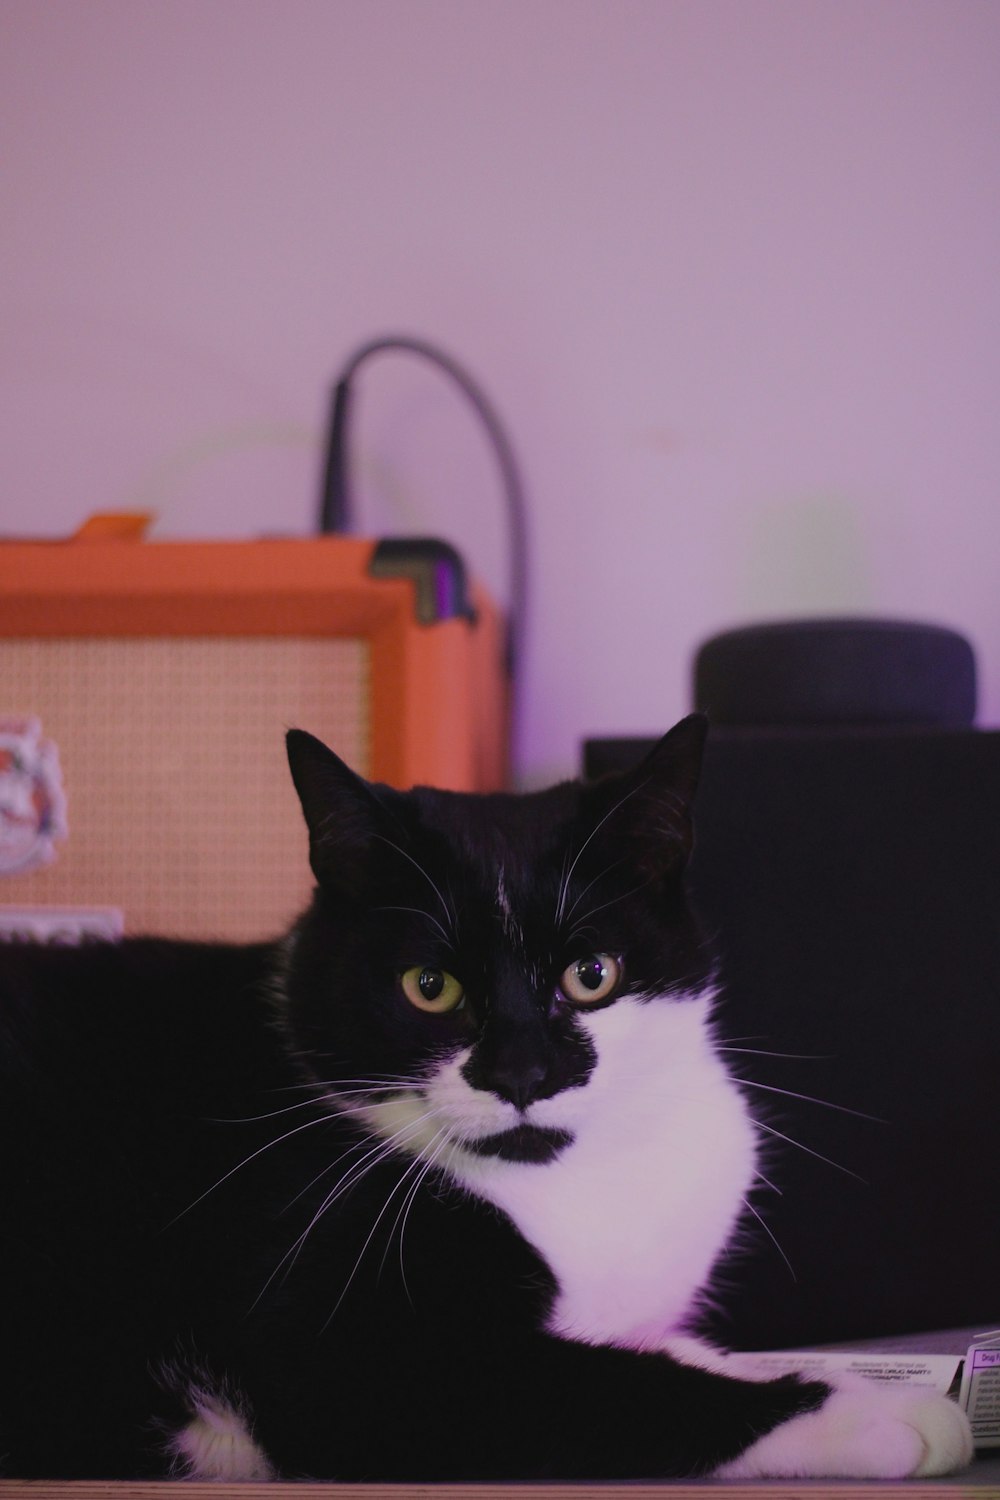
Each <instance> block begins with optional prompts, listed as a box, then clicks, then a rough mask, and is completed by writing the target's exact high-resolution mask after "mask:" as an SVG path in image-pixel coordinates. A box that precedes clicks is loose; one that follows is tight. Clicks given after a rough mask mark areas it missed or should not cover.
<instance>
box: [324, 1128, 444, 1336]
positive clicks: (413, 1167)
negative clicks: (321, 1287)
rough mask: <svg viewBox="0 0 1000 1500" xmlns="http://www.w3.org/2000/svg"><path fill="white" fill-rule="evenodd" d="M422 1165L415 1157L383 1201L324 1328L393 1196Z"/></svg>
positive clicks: (341, 1298)
mask: <svg viewBox="0 0 1000 1500" xmlns="http://www.w3.org/2000/svg"><path fill="white" fill-rule="evenodd" d="M420 1166H421V1158H420V1157H417V1158H415V1160H414V1161H413V1162H411V1163H410V1164H409V1165H408V1166H407V1168H406V1171H405V1172H404V1173H403V1174H402V1176H401V1177H400V1178H399V1181H398V1182H397V1183H396V1185H395V1187H394V1188H392V1190H391V1191H390V1192H389V1194H388V1195H387V1197H386V1200H385V1202H384V1203H383V1205H382V1207H381V1209H380V1210H379V1212H378V1214H377V1215H376V1217H375V1222H374V1223H373V1224H372V1227H371V1229H370V1230H369V1231H368V1235H367V1237H366V1239H365V1242H364V1244H363V1245H362V1247H361V1252H360V1254H359V1255H358V1258H357V1260H356V1261H355V1262H354V1266H353V1268H352V1270H351V1272H350V1275H349V1276H348V1278H347V1280H346V1282H345V1283H344V1289H343V1291H342V1292H341V1294H340V1296H339V1297H338V1298H337V1301H336V1302H335V1303H334V1306H333V1308H332V1310H331V1312H330V1315H329V1317H328V1318H327V1319H326V1321H325V1322H324V1324H323V1328H324V1329H326V1328H328V1327H329V1326H330V1324H331V1323H332V1322H333V1319H334V1318H335V1317H336V1316H337V1311H338V1309H339V1308H340V1306H341V1304H342V1303H343V1301H344V1298H345V1297H346V1296H347V1293H348V1292H349V1291H350V1288H351V1284H352V1283H353V1281H354V1278H355V1276H356V1275H357V1274H358V1270H359V1269H360V1266H361V1262H362V1261H363V1260H364V1258H365V1255H366V1254H367V1251H368V1247H369V1245H370V1244H371V1242H372V1240H373V1239H374V1237H375V1231H376V1230H377V1229H378V1226H379V1225H380V1224H381V1222H382V1220H383V1219H384V1218H385V1216H386V1214H387V1213H388V1211H389V1205H390V1204H391V1202H392V1200H393V1198H394V1197H395V1196H396V1194H397V1193H398V1192H399V1190H400V1188H401V1187H402V1185H403V1183H404V1182H405V1181H406V1179H407V1177H409V1176H410V1175H411V1173H412V1172H414V1171H417V1172H419V1168H420Z"/></svg>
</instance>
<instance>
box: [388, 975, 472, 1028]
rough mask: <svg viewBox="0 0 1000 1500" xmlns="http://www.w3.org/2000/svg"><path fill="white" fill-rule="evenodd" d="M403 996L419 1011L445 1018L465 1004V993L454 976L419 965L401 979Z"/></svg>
mask: <svg viewBox="0 0 1000 1500" xmlns="http://www.w3.org/2000/svg"><path fill="white" fill-rule="evenodd" d="M399 982H400V984H401V985H402V986H403V994H404V995H405V996H406V998H407V1000H409V1002H410V1004H411V1005H415V1006H416V1008H417V1010H425V1011H428V1012H429V1013H430V1014H431V1015H435V1016H443V1015H446V1014H447V1013H448V1011H451V1010H458V1009H459V1008H460V1006H462V1005H464V1004H465V991H464V990H463V988H462V986H461V985H460V984H459V982H458V980H457V979H456V978H455V976H454V974H449V973H447V972H446V971H445V970H444V969H432V968H430V967H429V966H427V965H420V964H418V965H417V966H416V967H415V968H413V969H407V971H406V973H405V974H403V975H402V976H401V978H400V981H399Z"/></svg>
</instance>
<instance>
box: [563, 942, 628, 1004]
mask: <svg viewBox="0 0 1000 1500" xmlns="http://www.w3.org/2000/svg"><path fill="white" fill-rule="evenodd" d="M621 977H622V966H621V963H620V962H619V960H618V959H617V958H612V956H611V954H610V953H588V954H587V956H586V958H578V959H577V960H576V962H575V963H572V964H570V966H569V968H567V969H564V970H563V975H562V978H561V979H560V981H559V989H560V992H561V993H562V995H563V997H564V998H565V999H566V1000H572V1002H573V1004H574V1005H595V1004H596V1003H597V1002H598V1001H599V1000H607V999H608V997H609V996H610V995H613V994H614V992H615V990H616V989H617V988H618V986H619V984H620V983H621Z"/></svg>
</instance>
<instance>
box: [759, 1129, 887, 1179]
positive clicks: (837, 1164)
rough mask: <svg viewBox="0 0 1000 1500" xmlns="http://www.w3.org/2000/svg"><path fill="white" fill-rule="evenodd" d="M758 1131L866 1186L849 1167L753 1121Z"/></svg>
mask: <svg viewBox="0 0 1000 1500" xmlns="http://www.w3.org/2000/svg"><path fill="white" fill-rule="evenodd" d="M754 1123H755V1125H756V1126H757V1129H758V1130H764V1131H766V1132H767V1134H768V1135H773V1136H777V1138H778V1140H779V1141H786V1142H787V1143H788V1145H789V1146H794V1147H795V1148H796V1150H797V1151H804V1152H805V1153H806V1155H807V1156H815V1158H816V1160H817V1161H822V1162H826V1165H827V1166H828V1167H834V1168H835V1169H836V1170H837V1171H838V1172H844V1173H846V1175H847V1176H848V1177H853V1178H854V1179H855V1181H856V1182H863V1183H865V1186H866V1187H867V1186H868V1184H867V1182H866V1180H865V1178H864V1177H862V1176H861V1174H860V1173H859V1172H852V1171H851V1169H850V1167H842V1166H841V1164H840V1162H837V1161H833V1160H832V1158H831V1157H829V1156H824V1155H823V1154H822V1152H820V1151H814V1150H813V1149H812V1147H811V1146H804V1145H803V1144H802V1142H801V1141H796V1140H794V1139H793V1138H792V1137H791V1136H790V1135H783V1134H782V1132H781V1131H780V1130H775V1128H774V1126H773V1125H766V1124H765V1123H764V1121H763V1120H755V1121H754Z"/></svg>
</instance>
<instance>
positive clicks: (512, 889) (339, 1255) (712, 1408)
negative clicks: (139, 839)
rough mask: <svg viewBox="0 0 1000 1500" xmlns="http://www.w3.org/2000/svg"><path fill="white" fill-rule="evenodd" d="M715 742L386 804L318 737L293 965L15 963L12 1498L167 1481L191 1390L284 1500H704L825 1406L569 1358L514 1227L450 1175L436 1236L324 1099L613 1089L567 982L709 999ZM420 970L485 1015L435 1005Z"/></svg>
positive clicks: (521, 1099)
mask: <svg viewBox="0 0 1000 1500" xmlns="http://www.w3.org/2000/svg"><path fill="white" fill-rule="evenodd" d="M700 737H701V735H700V728H699V726H698V725H697V724H696V723H694V722H692V721H689V722H688V723H687V724H686V726H681V728H680V729H679V730H678V731H674V732H673V735H672V736H670V737H668V739H667V740H666V741H665V742H664V744H663V746H662V747H661V748H660V750H659V751H658V752H657V754H656V756H654V758H653V759H652V760H651V761H650V762H648V763H647V764H646V765H645V766H644V767H643V768H642V769H641V770H640V772H639V773H636V774H634V775H633V776H631V777H629V778H628V779H626V780H622V781H617V782H612V783H608V784H602V785H600V786H597V787H593V788H580V787H578V786H575V785H566V786H562V787H557V788H554V789H552V790H550V791H547V792H544V793H540V794H537V795H533V796H530V797H524V798H514V797H506V796H504V797H501V796H497V797H487V798H469V797H463V796H458V795H449V794H446V793H442V792H433V791H428V790H418V791H415V792H413V793H407V794H402V793H398V792H393V791H390V790H389V789H387V788H372V787H369V786H367V785H366V784H364V783H362V782H361V781H359V780H358V779H357V778H355V777H354V776H353V775H352V774H351V773H350V772H349V771H347V770H346V768H344V767H343V766H342V765H341V764H340V763H339V762H338V761H337V760H336V758H335V757H333V756H332V755H330V753H329V752H328V751H326V750H324V749H323V748H322V747H321V746H319V745H318V742H316V741H313V740H311V739H310V737H308V736H305V735H301V734H293V735H292V736H291V737H290V747H289V748H290V757H291V762H292V768H293V774H294V777H295V781H296V785H297V787H298V790H299V793H300V796H301V799H302V802H303V807H304V810H305V813H306V817H307V821H308V823H309V827H310V835H311V857H312V863H313V868H314V870H315V872H316V876H317V880H318V882H319V884H318V889H317V894H316V897H315V901H314V904H313V906H312V908H311V910H310V912H309V913H308V914H307V915H306V916H305V917H304V918H303V920H302V921H301V923H300V924H299V926H298V927H297V929H296V931H295V933H294V936H293V938H292V940H291V941H290V942H288V943H286V944H284V945H260V946H251V947H245V948H234V947H226V946H199V945H192V944H185V943H170V942H166V941H158V940H153V939H143V940H133V941H129V942H125V943H123V944H121V945H118V946H114V945H100V946H93V947H90V948H87V949H82V950H77V951H68V950H46V949H41V948H28V947H15V946H12V947H8V948H6V949H5V950H4V951H2V953H0V1121H2V1135H0V1153H2V1154H0V1161H2V1168H0V1214H2V1217H0V1276H2V1284H3V1287H4V1294H3V1313H2V1322H0V1473H2V1474H6V1475H13V1476H24V1477H31V1476H40V1477H49V1478H71V1477H101V1478H115V1477H135V1478H142V1477H157V1476H162V1475H164V1474H165V1473H167V1472H168V1470H169V1463H170V1458H169V1439H170V1436H171V1434H173V1433H175V1432H176V1431H178V1430H179V1429H180V1428H182V1427H183V1426H184V1425H185V1423H186V1422H188V1421H189V1420H190V1416H191V1411H190V1406H189V1403H188V1401H187V1399H186V1394H185V1393H186V1391H187V1388H188V1386H189V1384H191V1383H192V1382H195V1383H201V1384H202V1385H206V1386H208V1387H210V1388H213V1389H214V1390H216V1391H217V1392H221V1393H223V1394H225V1395H227V1396H228V1398H229V1400H230V1401H231V1402H232V1403H233V1404H234V1405H239V1407H240V1409H241V1410H243V1411H244V1412H245V1414H246V1419H247V1422H248V1424H252V1428H253V1433H254V1437H255V1440H256V1442H257V1444H258V1445H259V1447H260V1448H261V1449H262V1450H263V1452H264V1453H265V1454H266V1455H267V1458H268V1461H269V1463H270V1465H271V1467H272V1469H273V1472H274V1473H275V1474H277V1475H281V1476H286V1477H291V1478H297V1477H315V1478H329V1479H340V1480H344V1481H366V1480H372V1481H374V1480H382V1481H393V1480H397V1481H407V1480H491V1479H500V1478H505V1479H571V1478H575V1477H581V1478H594V1479H608V1478H618V1477H643V1476H671V1475H691V1474H700V1473H705V1472H708V1471H710V1470H711V1469H713V1468H714V1467H715V1466H717V1465H718V1464H719V1463H721V1462H723V1461H725V1460H727V1459H729V1458H731V1457H733V1456H734V1455H736V1454H737V1453H739V1452H740V1451H741V1450H742V1449H743V1448H745V1447H746V1446H747V1445H748V1444H749V1443H750V1442H751V1441H752V1440H753V1439H754V1438H755V1437H757V1436H759V1435H761V1434H763V1433H765V1432H767V1431H769V1430H770V1429H771V1428H773V1427H774V1426H775V1425H777V1424H778V1423H780V1422H782V1421H783V1420H785V1419H787V1418H788V1417H790V1416H792V1415H794V1414H796V1413H799V1412H803V1411H806V1410H810V1409H812V1408H814V1407H815V1406H817V1405H819V1404H820V1403H821V1402H822V1401H823V1399H824V1397H825V1394H826V1388H825V1387H823V1386H820V1385H817V1384H805V1383H801V1382H799V1381H798V1380H796V1379H795V1378H793V1377H789V1378H787V1379H783V1380H779V1381H775V1382H771V1383H768V1384H744V1383H741V1382H737V1381H731V1380H727V1379H723V1378H721V1377H718V1376H716V1375H711V1374H707V1373H704V1372H700V1371H697V1370H693V1369H689V1368H686V1367H682V1366H680V1365H678V1364H675V1363H674V1362H672V1361H671V1360H670V1359H668V1358H666V1357H664V1356H662V1355H658V1354H651V1353H637V1352H634V1351H629V1350H626V1349H622V1348H615V1347H610V1346H591V1345H587V1344H580V1343H571V1342H569V1341H567V1340H565V1339H561V1338H558V1337H554V1336H552V1335H550V1334H549V1333H547V1332H545V1319H546V1315H547V1311H548V1309H549V1308H550V1306H551V1304H552V1299H553V1296H554V1293H555V1290H556V1288H555V1284H554V1279H553V1275H552V1273H551V1271H550V1269H549V1268H548V1266H547V1265H546V1264H545V1263H544V1262H543V1261H542V1259H541V1258H540V1256H539V1255H538V1254H537V1253H536V1251H535V1250H534V1249H532V1248H531V1246H530V1245H529V1244H527V1243H526V1242H525V1240H524V1239H522V1238H521V1236H520V1235H519V1234H518V1233H517V1232H516V1230H515V1229H514V1227H513V1225H512V1224H511V1223H510V1222H509V1221H508V1220H507V1219H505V1218H504V1217H503V1216H502V1215H501V1214H500V1213H499V1212H498V1211H497V1210H495V1209H494V1208H492V1207H490V1206H489V1205H488V1204H486V1203H484V1202H482V1201H480V1200H478V1199H477V1198H476V1197H474V1196H473V1195H472V1194H470V1193H469V1192H467V1191H463V1190H460V1189H459V1188H458V1187H456V1186H455V1185H454V1184H452V1183H451V1182H449V1180H448V1179H447V1177H446V1176H445V1174H444V1172H443V1171H439V1170H431V1171H430V1172H429V1173H428V1174H427V1175H426V1176H425V1177H424V1178H423V1180H422V1182H421V1184H420V1186H419V1188H418V1189H417V1190H416V1191H415V1192H414V1194H413V1196H412V1200H411V1202H410V1205H409V1209H408V1211H407V1213H406V1216H405V1230H404V1228H403V1225H402V1219H401V1208H402V1205H403V1196H402V1194H401V1193H400V1192H399V1184H400V1179H401V1175H402V1173H403V1171H404V1169H405V1168H406V1167H407V1166H409V1165H410V1163H411V1158H410V1157H408V1156H406V1155H404V1154H395V1153H393V1152H386V1153H385V1154H383V1155H380V1156H377V1155H376V1154H374V1149H373V1142H372V1140H371V1138H370V1137H368V1136H366V1134H365V1132H364V1129H363V1128H362V1126H361V1125H360V1124H359V1123H358V1122H357V1121H355V1120H353V1119H351V1118H349V1117H348V1116H347V1115H345V1114H344V1113H341V1112H338V1111H337V1110H336V1109H333V1108H331V1105H330V1103H329V1102H328V1101H326V1099H325V1095H326V1094H328V1093H340V1094H342V1093H343V1091H345V1090H346V1091H351V1090H356V1089H358V1088H359V1083H358V1080H367V1081H369V1082H372V1081H378V1080H393V1079H396V1078H399V1077H403V1078H413V1077H414V1076H419V1073H420V1070H421V1069H422V1068H424V1067H426V1066H427V1065H428V1064H429V1063H430V1062H431V1061H432V1060H433V1059H434V1058H435V1057H437V1056H439V1055H441V1053H442V1052H447V1051H448V1050H449V1049H453V1048H454V1047H455V1046H457V1045H458V1044H459V1043H461V1044H462V1045H463V1046H470V1047H471V1048H472V1052H471V1056H470V1058H469V1061H468V1063H467V1065H466V1076H467V1078H468V1081H469V1082H471V1083H472V1085H473V1087H474V1088H476V1089H478V1090H482V1091H487V1092H490V1093H492V1094H495V1095H496V1096H497V1097H500V1098H505V1099H510V1100H513V1101H514V1102H515V1103H517V1104H518V1105H519V1107H523V1105H524V1104H525V1103H526V1102H529V1101H531V1100H535V1099H543V1098H546V1097H550V1096H553V1095H555V1094H557V1093H558V1092H560V1091H563V1090H570V1089H574V1088H579V1087H583V1086H584V1085H585V1084H586V1082H587V1080H588V1078H589V1076H590V1073H591V1070H592V1068H593V1065H594V1057H593V1049H592V1046H591V1044H590V1041H589V1038H588V1037H587V1036H586V1035H585V1033H584V1031H583V1030H582V1028H581V1026H580V1025H579V1022H578V1019H577V1015H576V1013H575V1012H574V1009H573V1007H572V1006H571V1005H568V1004H565V1003H558V1004H557V1003H556V1001H555V1000H554V999H553V996H554V994H555V993H556V990H557V986H558V981H559V975H560V973H561V972H562V971H563V969H565V967H566V965H567V964H568V963H570V962H572V961H574V960H575V959H576V958H577V957H581V956H584V955H585V954H586V953H587V952H588V951H589V950H590V949H591V948H594V947H597V948H599V949H600V950H602V951H605V952H608V953H615V954H619V955H622V956H623V971H624V977H623V981H622V982H623V984H624V986H625V987H626V990H627V991H628V992H630V993H632V994H635V995H639V996H642V997H645V996H647V995H654V994H662V993H664V992H673V993H676V994H677V996H678V997H680V996H682V995H683V992H684V990H685V987H691V986H693V985H696V984H697V983H698V982H700V981H702V980H704V978H705V977H706V975H707V973H708V971H709V960H708V958H707V956H706V953H705V950H704V945H703V943H702V940H701V937H700V934H699V932H698V929H697V926H696V924H695V923H694V920H693V918H692V917H691V916H690V914H689V912H688V910H687V907H686V904H685V902H684V898H683V890H682V883H681V874H682V870H683V865H684V860H685V858H686V854H687V851H688V848H689V846H690V827H689V804H690V799H691V795H692V794H693V790H694V779H695V776H696V769H697V751H698V746H699V741H700ZM501 867H502V869H503V871H504V878H505V880H506V882H507V889H508V892H509V899H510V903H511V906H512V908H514V909H515V910H516V911H517V913H518V928H517V932H516V933H513V932H505V930H504V919H503V912H502V911H500V912H498V908H497V901H496V890H497V872H498V870H499V869H500V868H501ZM561 890H563V891H564V894H563V898H562V901H561V903H560V891H561ZM584 897H585V898H586V903H587V906H588V907H589V908H592V909H593V910H594V911H595V912H596V913H599V915H595V917H594V919H593V921H594V923H595V924H596V926H597V928H598V929H599V938H595V935H594V933H593V932H587V933H580V932H576V931H575V930H574V925H573V919H572V915H571V913H572V910H573V908H574V907H578V903H579V902H580V900H581V899H583V898H584ZM553 914H555V917H553ZM409 965H425V966H431V967H435V968H440V969H444V970H448V971H449V972H455V973H456V974H458V975H459V977H460V979H461V980H462V983H463V984H464V986H465V991H466V997H467V1003H466V1004H465V1005H464V1006H463V1007H462V1008H461V1009H460V1010H457V1011H455V1012H453V1013H451V1014H442V1015H428V1014H425V1013H423V1012H421V1011H420V1010H418V1009H416V1008H414V1006H412V1005H410V1004H408V1003H407V1002H406V1001H405V1000H404V999H403V998H402V997H401V994H400V985H399V974H400V970H401V968H405V967H407V966H409ZM609 1003H610V1002H609ZM678 1003H683V1002H682V1000H679V1002H678ZM317 1085H322V1087H317ZM622 1108H623V1110H624V1109H627V1108H628V1100H627V1099H623V1100H622ZM567 1147H568V1142H567V1141H566V1140H563V1139H560V1138H559V1133H558V1132H550V1133H549V1134H548V1135H546V1132H545V1131H543V1130H535V1129H532V1128H531V1127H529V1126H527V1125H525V1126H522V1127H519V1128H518V1129H517V1130H514V1131H512V1132H509V1133H508V1134H507V1135H506V1136H500V1137H487V1138H484V1139H483V1140H482V1141H480V1142H479V1146H478V1149H479V1151H480V1152H481V1153H482V1154H484V1155H490V1154H496V1155H499V1156H501V1157H504V1158H505V1159H507V1160H520V1161H526V1162H529V1163H531V1164H532V1166H531V1169H532V1170H545V1168H544V1167H541V1166H539V1165H538V1164H539V1163H541V1162H544V1161H546V1160H548V1159H554V1158H556V1157H558V1155H559V1154H560V1152H561V1151H563V1150H564V1149H567ZM681 1149H683V1146H682V1145H681ZM352 1170H353V1171H354V1172H355V1177H354V1181H353V1186H352V1187H351V1188H350V1191H345V1192H343V1193H342V1194H341V1195H340V1196H338V1197H337V1198H336V1200H335V1201H333V1202H330V1203H329V1204H328V1206H327V1207H326V1208H325V1211H322V1210H323V1205H324V1203H325V1202H326V1200H327V1199H328V1198H329V1196H330V1193H331V1188H332V1186H333V1185H334V1184H336V1183H337V1182H338V1181H339V1180H341V1179H342V1178H343V1177H344V1175H345V1174H346V1173H348V1172H350V1171H352ZM413 1180H414V1179H413V1178H412V1177H411V1178H407V1179H406V1183H407V1185H409V1184H410V1183H411V1182H413ZM387 1205H388V1207H387ZM314 1221H315V1222H314ZM678 1232H683V1229H682V1227H679V1231H678ZM296 1245H298V1250H297V1251H296V1253H294V1254H291V1253H290V1252H292V1249H293V1247H295V1246H296Z"/></svg>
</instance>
